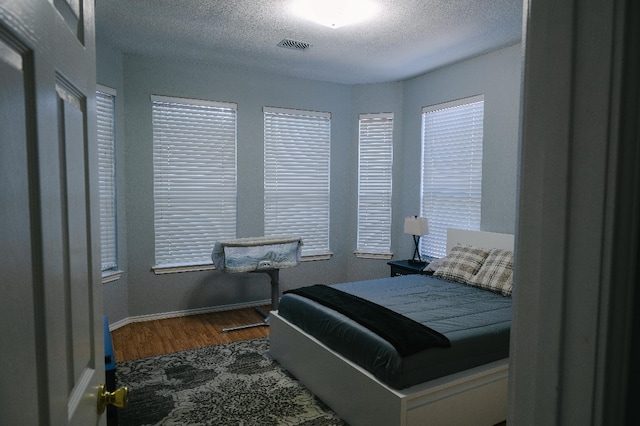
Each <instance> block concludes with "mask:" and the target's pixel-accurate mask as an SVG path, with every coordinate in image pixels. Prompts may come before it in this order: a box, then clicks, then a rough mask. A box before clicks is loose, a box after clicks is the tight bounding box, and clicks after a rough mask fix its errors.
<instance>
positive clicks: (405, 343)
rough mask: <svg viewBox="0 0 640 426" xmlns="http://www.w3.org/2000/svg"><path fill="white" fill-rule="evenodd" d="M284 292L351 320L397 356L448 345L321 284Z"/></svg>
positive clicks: (436, 335)
mask: <svg viewBox="0 0 640 426" xmlns="http://www.w3.org/2000/svg"><path fill="white" fill-rule="evenodd" d="M285 293H293V294H297V295H299V296H303V297H306V298H308V299H311V300H313V301H315V302H318V303H320V304H322V305H324V306H327V307H329V308H331V309H333V310H335V311H338V312H340V313H341V314H343V315H345V316H347V317H349V318H351V319H352V320H354V321H356V322H357V323H359V324H360V325H363V326H365V327H367V328H368V329H369V330H371V331H373V332H374V333H376V334H377V335H378V336H380V337H382V338H383V339H385V340H386V341H387V342H389V343H391V344H392V345H393V347H394V348H396V350H397V351H398V353H399V354H400V355H401V356H408V355H413V354H415V353H417V352H420V351H422V350H424V349H428V348H433V347H441V348H448V347H450V346H451V343H450V342H449V339H447V338H446V337H445V336H444V335H443V334H441V333H438V332H437V331H435V330H432V329H431V328H429V327H427V326H426V325H423V324H420V323H419V322H417V321H414V320H412V319H410V318H407V317H405V316H404V315H400V314H399V313H397V312H394V311H392V310H390V309H387V308H385V307H384V306H381V305H378V304H376V303H373V302H370V301H368V300H366V299H362V298H360V297H358V296H354V295H353V294H349V293H345V292H344V291H340V290H337V289H335V288H333V287H329V286H326V285H322V284H316V285H312V286H309V287H301V288H298V289H294V290H289V291H286V292H285Z"/></svg>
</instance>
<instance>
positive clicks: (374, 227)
mask: <svg viewBox="0 0 640 426" xmlns="http://www.w3.org/2000/svg"><path fill="white" fill-rule="evenodd" d="M358 134H359V136H358V238H357V245H356V255H358V256H360V257H383V258H391V183H392V176H391V175H392V168H393V113H380V114H361V115H360V120H359V133H358Z"/></svg>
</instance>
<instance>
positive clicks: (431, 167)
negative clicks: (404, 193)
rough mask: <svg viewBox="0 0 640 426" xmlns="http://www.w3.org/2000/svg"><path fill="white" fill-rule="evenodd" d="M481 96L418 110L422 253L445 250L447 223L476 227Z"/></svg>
mask: <svg viewBox="0 0 640 426" xmlns="http://www.w3.org/2000/svg"><path fill="white" fill-rule="evenodd" d="M483 118H484V96H483V95H478V96H474V97H471V98H466V99H461V100H457V101H452V102H447V103H444V104H439V105H434V106H430V107H424V108H423V109H422V201H421V215H422V216H426V217H427V218H428V220H429V234H428V235H425V236H424V237H423V238H421V239H420V253H421V254H426V255H427V256H434V257H443V256H445V255H446V241H447V228H462V229H470V230H479V229H480V213H481V211H480V209H481V201H482V139H483Z"/></svg>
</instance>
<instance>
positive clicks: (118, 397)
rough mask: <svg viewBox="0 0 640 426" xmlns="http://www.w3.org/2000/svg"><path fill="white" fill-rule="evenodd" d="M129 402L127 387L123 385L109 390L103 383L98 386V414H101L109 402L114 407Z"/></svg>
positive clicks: (125, 404)
mask: <svg viewBox="0 0 640 426" xmlns="http://www.w3.org/2000/svg"><path fill="white" fill-rule="evenodd" d="M128 403H129V388H128V387H127V386H123V387H121V388H119V389H116V390H115V391H113V392H109V391H108V390H107V388H106V386H105V385H100V387H99V388H98V414H102V413H103V412H104V410H105V408H107V405H109V404H111V405H113V406H114V407H118V408H124V407H126V406H127V404H128Z"/></svg>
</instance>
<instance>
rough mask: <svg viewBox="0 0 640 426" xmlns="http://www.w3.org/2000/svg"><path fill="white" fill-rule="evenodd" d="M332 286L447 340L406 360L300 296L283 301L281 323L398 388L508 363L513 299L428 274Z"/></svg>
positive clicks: (361, 329)
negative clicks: (439, 345) (440, 334)
mask: <svg viewBox="0 0 640 426" xmlns="http://www.w3.org/2000/svg"><path fill="white" fill-rule="evenodd" d="M332 287H334V288H337V289H339V290H342V291H345V292H347V293H350V294H353V295H356V296H358V297H361V298H364V299H367V300H370V301H372V302H374V303H377V304H380V305H382V306H385V307H387V308H389V309H391V310H393V311H395V312H397V313H400V314H402V315H405V316H406V317H408V318H411V319H412V320H414V321H417V322H419V323H421V324H424V325H425V326H427V327H429V328H430V329H433V330H435V331H437V332H439V333H442V334H443V335H444V336H446V337H447V338H448V339H449V342H450V343H451V346H450V347H448V348H441V347H433V348H429V349H426V350H423V351H420V352H418V353H414V354H411V355H408V356H401V355H400V354H399V353H398V351H397V350H396V349H395V348H394V346H393V345H391V344H390V343H389V342H387V341H386V340H384V339H382V338H381V337H380V336H378V335H377V334H375V333H374V332H372V331H370V330H369V329H367V328H365V327H364V326H362V325H360V324H358V323H356V322H354V321H353V320H351V319H349V318H348V317H346V316H345V315H342V314H340V313H338V312H336V311H333V310H331V309H330V308H327V307H325V306H322V305H320V304H318V303H316V302H313V301H312V300H310V299H307V298H305V297H302V296H299V295H296V294H290V293H285V294H284V295H283V296H282V298H281V299H280V305H279V310H278V312H279V314H280V315H281V316H282V317H283V318H285V319H287V320H288V321H289V322H291V323H293V324H295V325H297V326H298V327H300V328H301V329H302V330H304V331H305V332H307V333H308V334H310V335H312V336H314V337H315V338H316V339H318V340H320V341H321V342H322V343H324V344H325V345H326V346H328V347H329V348H331V349H332V350H334V351H336V352H338V353H340V354H342V355H343V356H344V357H346V358H347V359H349V360H351V361H352V362H354V363H356V364H358V365H359V366H361V367H362V368H364V369H366V370H367V371H369V372H370V373H372V374H373V375H374V376H375V377H376V378H377V379H378V380H380V381H381V382H383V383H385V384H387V385H389V386H391V387H393V388H396V389H403V388H406V387H409V386H413V385H416V384H418V383H422V382H425V381H428V380H432V379H436V378H438V377H443V376H446V375H449V374H452V373H455V372H458V371H462V370H466V369H469V368H472V367H476V366H478V365H482V364H486V363H489V362H492V361H496V360H499V359H503V358H507V357H508V356H509V334H510V326H511V313H512V308H511V305H512V304H511V298H510V297H504V296H502V295H500V294H497V293H493V292H489V291H486V290H482V289H479V288H475V287H471V286H467V285H464V284H460V283H456V282H451V281H445V280H441V279H438V278H434V277H432V276H426V275H404V276H400V277H393V278H382V279H377V280H368V281H359V282H352V283H343V284H336V285H333V286H332Z"/></svg>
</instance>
